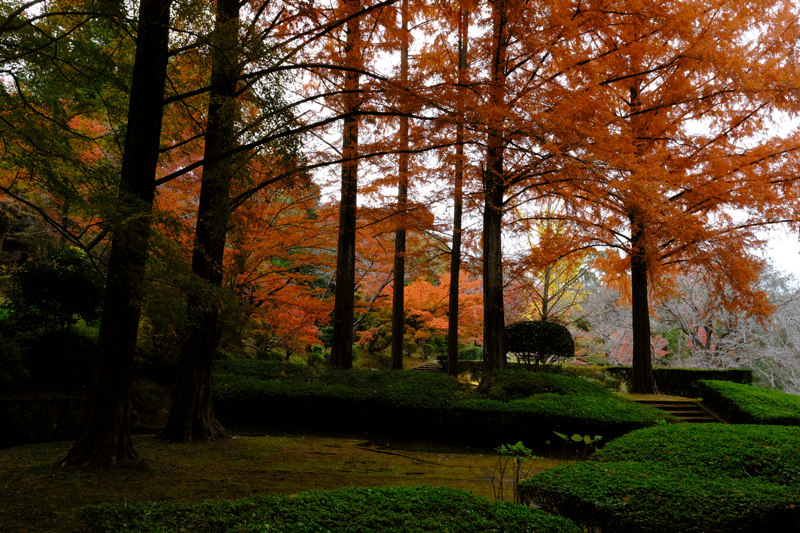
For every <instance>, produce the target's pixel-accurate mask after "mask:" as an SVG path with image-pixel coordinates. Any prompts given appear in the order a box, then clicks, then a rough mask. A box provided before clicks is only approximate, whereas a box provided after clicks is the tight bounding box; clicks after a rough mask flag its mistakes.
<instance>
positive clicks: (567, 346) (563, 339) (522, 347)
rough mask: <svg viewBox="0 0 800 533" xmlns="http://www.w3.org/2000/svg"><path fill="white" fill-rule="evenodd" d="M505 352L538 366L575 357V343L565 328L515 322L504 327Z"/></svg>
mask: <svg viewBox="0 0 800 533" xmlns="http://www.w3.org/2000/svg"><path fill="white" fill-rule="evenodd" d="M506 351H507V352H511V353H513V354H515V355H516V356H517V358H518V359H521V360H523V361H524V362H525V363H526V364H528V365H530V364H531V363H534V364H535V365H536V366H538V365H539V363H546V362H552V361H557V360H559V359H567V358H570V357H575V341H574V340H573V338H572V334H571V333H570V332H569V330H568V329H567V328H565V327H564V326H562V325H561V324H556V323H555V322H544V321H541V320H532V321H528V322H516V323H514V324H509V325H508V326H506Z"/></svg>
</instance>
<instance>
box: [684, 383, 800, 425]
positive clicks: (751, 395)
mask: <svg viewBox="0 0 800 533" xmlns="http://www.w3.org/2000/svg"><path fill="white" fill-rule="evenodd" d="M698 385H699V387H700V395H701V396H702V398H703V401H704V402H706V403H708V404H709V405H711V406H712V407H713V408H714V409H716V410H718V411H720V412H722V413H724V414H725V416H727V417H728V418H729V419H730V420H731V421H733V422H736V423H740V424H773V425H782V426H800V396H797V395H794V394H788V393H785V392H781V391H778V390H773V389H762V388H760V387H753V386H751V385H741V384H739V383H731V382H728V381H712V380H706V381H700V382H699V383H698Z"/></svg>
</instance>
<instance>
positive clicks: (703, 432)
mask: <svg viewBox="0 0 800 533" xmlns="http://www.w3.org/2000/svg"><path fill="white" fill-rule="evenodd" d="M653 458H658V461H659V462H661V463H665V464H670V465H672V466H674V467H679V468H682V469H687V470H691V471H692V472H693V473H696V474H698V475H709V476H718V475H720V474H724V475H725V476H728V477H732V478H755V477H757V478H760V479H762V480H765V481H768V482H770V483H775V484H777V485H795V486H800V428H797V427H776V426H765V425H738V424H737V425H733V424H676V425H672V426H667V427H654V428H647V429H641V430H639V431H633V432H631V433H628V434H627V435H623V436H622V437H620V438H618V439H616V440H614V441H613V442H610V443H609V444H607V445H606V446H605V447H604V448H603V449H601V450H599V451H597V452H596V453H595V454H594V456H593V457H592V459H593V460H594V461H603V462H613V461H640V462H645V461H651V460H653Z"/></svg>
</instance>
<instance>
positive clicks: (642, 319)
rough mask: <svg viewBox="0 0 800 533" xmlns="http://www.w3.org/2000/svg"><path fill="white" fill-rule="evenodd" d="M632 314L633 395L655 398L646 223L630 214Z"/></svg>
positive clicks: (633, 212) (634, 213)
mask: <svg viewBox="0 0 800 533" xmlns="http://www.w3.org/2000/svg"><path fill="white" fill-rule="evenodd" d="M629 217H630V222H631V313H632V317H631V318H632V328H633V364H632V366H633V368H632V369H631V392H632V393H634V394H654V393H655V381H654V380H653V360H652V354H651V348H650V308H649V306H648V303H647V289H648V287H647V253H646V249H645V242H644V241H645V229H644V222H643V221H642V220H641V216H640V215H639V214H638V213H637V211H636V210H635V209H634V210H631V213H630V215H629Z"/></svg>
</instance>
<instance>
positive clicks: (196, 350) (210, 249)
mask: <svg viewBox="0 0 800 533" xmlns="http://www.w3.org/2000/svg"><path fill="white" fill-rule="evenodd" d="M238 27H239V0H217V11H216V21H215V29H214V36H213V42H212V46H211V56H212V63H211V84H210V85H211V90H210V92H209V101H208V124H207V126H206V136H205V149H204V153H203V159H204V160H205V161H207V163H205V164H204V165H203V176H202V178H201V185H200V203H199V205H198V208H197V226H196V228H195V244H194V250H193V251H192V271H193V272H194V274H195V276H197V279H198V281H199V282H200V284H201V285H204V284H209V285H211V286H212V287H215V288H219V287H220V286H221V285H222V275H223V271H222V263H223V259H224V254H225V239H226V234H227V230H228V222H229V220H230V189H231V180H232V179H233V174H234V170H235V168H234V167H235V165H234V164H233V162H232V161H231V159H230V158H225V159H216V158H218V157H219V156H220V155H221V154H224V153H225V152H227V151H229V150H230V149H232V148H233V147H234V144H235V140H234V136H235V118H236V101H235V96H236V85H237V79H238V76H239V60H238V52H237V50H238V44H239V43H238ZM220 305H221V304H220V302H219V300H218V298H217V296H216V295H215V291H214V290H211V291H207V290H205V289H203V288H202V287H200V289H199V290H198V291H197V293H196V294H192V295H190V297H189V301H188V321H187V322H188V327H187V332H186V334H187V336H186V340H185V341H184V344H183V347H182V349H181V358H180V362H179V364H178V376H177V382H176V384H175V388H174V389H173V391H172V408H171V410H170V415H169V419H168V421H167V426H166V428H164V430H163V431H162V432H161V434H160V437H161V438H163V439H165V440H170V441H177V442H187V441H194V440H212V439H217V438H223V437H228V436H229V435H228V433H227V432H226V431H225V429H224V428H223V427H222V425H221V424H220V423H219V421H218V420H217V417H216V416H215V415H214V409H213V407H212V404H211V366H212V363H213V362H214V352H215V351H216V349H217V344H218V342H219V336H220V335H219V313H220Z"/></svg>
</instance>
